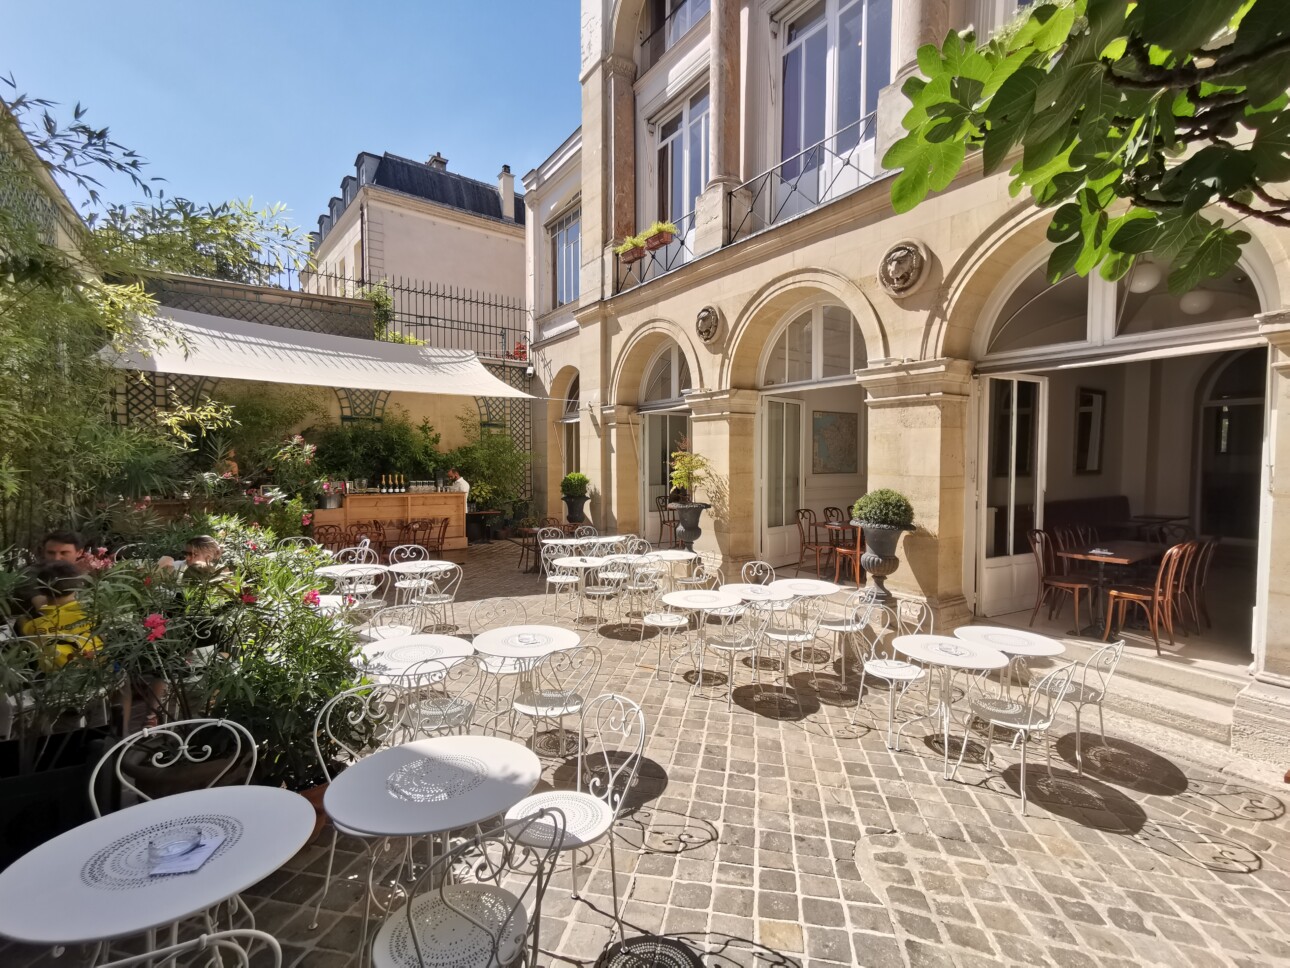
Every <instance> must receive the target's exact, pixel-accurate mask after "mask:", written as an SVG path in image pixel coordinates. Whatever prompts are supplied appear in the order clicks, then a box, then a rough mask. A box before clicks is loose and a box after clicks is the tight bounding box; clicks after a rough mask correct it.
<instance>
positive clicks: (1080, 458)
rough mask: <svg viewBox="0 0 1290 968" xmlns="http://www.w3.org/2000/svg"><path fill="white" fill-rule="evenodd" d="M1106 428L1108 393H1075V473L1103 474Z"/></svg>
mask: <svg viewBox="0 0 1290 968" xmlns="http://www.w3.org/2000/svg"><path fill="white" fill-rule="evenodd" d="M1105 428H1106V391H1105V390H1092V389H1089V388H1088V387H1080V388H1079V389H1078V390H1076V391H1075V473H1076V474H1101V473H1102V438H1103V436H1104V430H1105Z"/></svg>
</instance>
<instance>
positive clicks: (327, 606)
mask: <svg viewBox="0 0 1290 968" xmlns="http://www.w3.org/2000/svg"><path fill="white" fill-rule="evenodd" d="M345 598H346V596H344V595H319V596H318V606H317V607H318V611H320V612H322V613H323V614H324V615H339V614H340V613H341V612H343V611H345V609H346V608H348V607H349V606H350V604H351V602H347V601H345Z"/></svg>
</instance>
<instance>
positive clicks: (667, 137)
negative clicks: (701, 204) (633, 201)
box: [657, 87, 710, 234]
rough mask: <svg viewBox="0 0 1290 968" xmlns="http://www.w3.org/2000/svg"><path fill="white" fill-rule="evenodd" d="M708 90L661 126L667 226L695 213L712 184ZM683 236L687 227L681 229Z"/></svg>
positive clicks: (661, 198) (661, 190) (661, 189)
mask: <svg viewBox="0 0 1290 968" xmlns="http://www.w3.org/2000/svg"><path fill="white" fill-rule="evenodd" d="M709 124H710V120H709V116H708V89H707V88H706V87H705V88H704V89H703V90H701V91H699V92H698V93H697V94H694V95H691V96H690V97H688V98H687V99H686V100H685V103H684V104H683V105H682V107H681V110H680V111H678V112H677V113H675V114H673V115H671V116H670V117H668V118H667V120H666V121H663V122H661V123H660V124H659V125H658V152H657V159H658V167H657V173H658V209H657V217H658V218H659V219H660V220H661V221H664V222H678V221H679V220H680V219H681V218H682V217H683V216H686V215H689V214H690V213H691V212H693V211H694V207H695V203H696V202H697V200H698V198H699V193H700V192H702V191H703V189H704V188H705V187H706V186H707V184H708V171H709V158H708V139H709V137H710V128H709ZM677 228H678V231H679V232H680V233H681V234H685V232H686V231H687V227H686V226H684V225H678V226H677Z"/></svg>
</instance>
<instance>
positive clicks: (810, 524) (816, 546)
mask: <svg viewBox="0 0 1290 968" xmlns="http://www.w3.org/2000/svg"><path fill="white" fill-rule="evenodd" d="M818 527H820V525H819V524H818V523H817V522H816V520H815V512H814V511H812V510H811V509H810V508H798V509H797V536H798V538H799V539H801V542H802V543H801V546H800V548H799V550H798V554H797V571H798V574H801V571H802V562H804V561H806V555H807V553H808V552H809V553H811V554H813V555H815V577H816V578H819V577H820V567H821V564H820V562H821V556H823V560H824V561H828V560H829V555H831V554H833V545H832V544H830V543H829V540H828V538H827V537H825V539H824V541H818V540H816V536H815V530H816V528H818Z"/></svg>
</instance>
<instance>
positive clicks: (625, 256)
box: [618, 245, 645, 266]
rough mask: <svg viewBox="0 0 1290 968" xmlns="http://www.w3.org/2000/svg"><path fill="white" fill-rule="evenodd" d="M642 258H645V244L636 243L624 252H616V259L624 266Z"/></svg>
mask: <svg viewBox="0 0 1290 968" xmlns="http://www.w3.org/2000/svg"><path fill="white" fill-rule="evenodd" d="M643 258H645V246H643V245H638V246H636V248H634V249H628V250H627V251H626V252H620V253H619V254H618V261H619V262H621V263H622V264H623V265H625V266H629V265H631V264H632V263H633V262H640V261H641V259H643Z"/></svg>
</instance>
